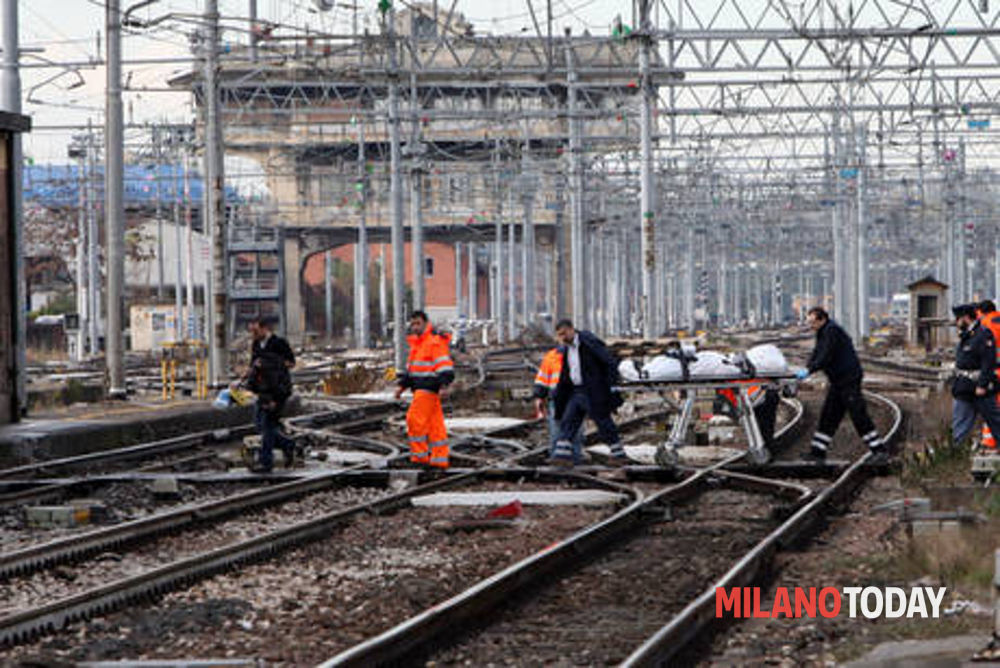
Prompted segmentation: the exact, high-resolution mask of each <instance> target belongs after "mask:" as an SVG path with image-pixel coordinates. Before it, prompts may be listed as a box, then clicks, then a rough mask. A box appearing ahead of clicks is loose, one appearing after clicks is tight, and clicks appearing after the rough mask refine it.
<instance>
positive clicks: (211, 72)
mask: <svg viewBox="0 0 1000 668" xmlns="http://www.w3.org/2000/svg"><path fill="white" fill-rule="evenodd" d="M205 22H206V23H207V24H208V38H207V39H206V40H205V46H204V48H205V89H204V93H205V111H206V113H205V116H206V119H205V188H206V189H207V191H208V195H207V197H208V207H207V210H206V211H205V214H206V216H205V217H204V220H205V225H206V228H207V229H208V230H209V231H210V234H211V240H212V306H211V310H212V327H213V329H212V332H211V336H210V337H209V342H210V345H209V349H210V355H209V357H210V365H209V376H208V378H209V383H210V384H211V385H212V386H213V387H214V386H218V385H219V384H221V383H222V382H224V380H225V378H226V376H227V375H228V372H229V348H228V345H227V341H228V334H229V332H228V327H227V324H228V323H227V322H226V321H227V317H226V316H227V313H226V311H227V304H226V292H227V290H228V287H229V281H228V278H227V277H228V274H229V272H228V271H227V269H228V267H227V266H226V265H227V263H228V258H227V256H226V245H227V244H226V241H227V240H226V193H225V183H226V177H225V167H224V164H225V161H224V151H225V148H224V146H223V141H222V123H221V119H220V114H219V81H218V78H219V71H218V53H219V2H218V0H205Z"/></svg>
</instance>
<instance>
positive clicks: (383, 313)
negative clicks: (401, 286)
mask: <svg viewBox="0 0 1000 668" xmlns="http://www.w3.org/2000/svg"><path fill="white" fill-rule="evenodd" d="M378 252H379V255H378V318H379V326H380V327H381V328H382V338H385V337H386V336H387V335H388V332H389V330H388V323H389V281H388V280H387V277H386V271H385V244H379V251H378Z"/></svg>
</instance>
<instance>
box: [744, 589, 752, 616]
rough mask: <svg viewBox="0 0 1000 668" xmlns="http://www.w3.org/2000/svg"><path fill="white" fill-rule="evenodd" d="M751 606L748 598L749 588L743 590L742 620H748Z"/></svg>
mask: <svg viewBox="0 0 1000 668" xmlns="http://www.w3.org/2000/svg"><path fill="white" fill-rule="evenodd" d="M751 605H753V601H752V600H751V597H750V587H744V588H743V618H744V619H750V614H751V613H750V606H751Z"/></svg>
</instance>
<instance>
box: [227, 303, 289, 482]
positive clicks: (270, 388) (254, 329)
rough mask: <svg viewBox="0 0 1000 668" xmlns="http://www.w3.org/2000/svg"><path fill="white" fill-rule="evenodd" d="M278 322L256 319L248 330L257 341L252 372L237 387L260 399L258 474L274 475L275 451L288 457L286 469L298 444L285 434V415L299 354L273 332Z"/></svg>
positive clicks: (256, 418) (257, 414)
mask: <svg viewBox="0 0 1000 668" xmlns="http://www.w3.org/2000/svg"><path fill="white" fill-rule="evenodd" d="M273 327H274V319H273V318H267V317H260V318H255V319H254V320H252V321H250V324H249V325H248V326H247V329H248V331H249V332H250V336H251V338H252V339H253V344H252V346H251V352H250V368H249V369H247V373H246V374H245V375H244V376H243V378H242V379H241V380H240V381H239V382H238V383H235V384H234V385H237V386H240V385H242V386H245V387H246V388H247V389H249V390H250V391H251V392H253V393H255V394H256V395H257V403H256V405H255V406H254V422H255V423H256V425H257V430H258V431H259V432H260V437H261V447H260V461H259V462H258V463H257V465H256V466H255V467H254V468H253V470H254V472H256V473H270V472H271V471H272V470H273V469H274V447H275V446H278V447H280V448H281V451H282V452H283V453H284V455H285V466H286V467H290V466H291V465H292V463H293V462H294V460H295V441H293V440H292V439H290V438H288V437H287V436H285V435H284V434H282V433H281V422H280V420H281V411H282V409H283V408H284V407H285V402H286V401H288V398H289V397H290V396H291V395H292V378H291V373H290V372H289V369H291V368H292V367H293V366H295V354H294V353H293V352H292V347H291V346H290V345H288V341H286V340H285V339H283V338H281V337H280V336H278V335H277V334H275V333H274V332H273V331H272V330H273Z"/></svg>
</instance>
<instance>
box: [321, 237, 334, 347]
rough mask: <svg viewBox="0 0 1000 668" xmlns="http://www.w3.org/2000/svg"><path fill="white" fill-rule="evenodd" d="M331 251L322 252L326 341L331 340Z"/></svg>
mask: <svg viewBox="0 0 1000 668" xmlns="http://www.w3.org/2000/svg"><path fill="white" fill-rule="evenodd" d="M331 283H333V251H329V250H327V251H324V252H323V316H324V319H323V322H324V324H325V325H326V342H327V343H330V342H331V341H333V290H331V288H330V284H331Z"/></svg>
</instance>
